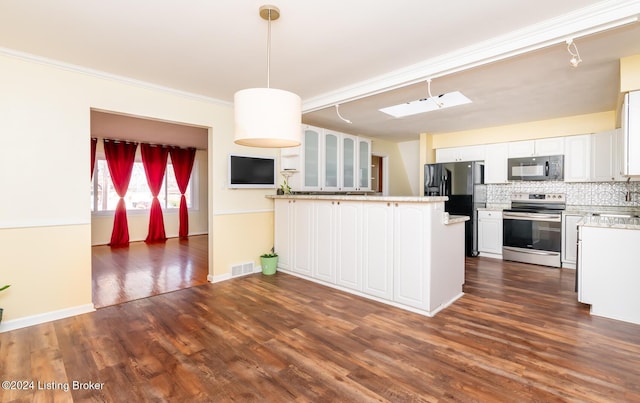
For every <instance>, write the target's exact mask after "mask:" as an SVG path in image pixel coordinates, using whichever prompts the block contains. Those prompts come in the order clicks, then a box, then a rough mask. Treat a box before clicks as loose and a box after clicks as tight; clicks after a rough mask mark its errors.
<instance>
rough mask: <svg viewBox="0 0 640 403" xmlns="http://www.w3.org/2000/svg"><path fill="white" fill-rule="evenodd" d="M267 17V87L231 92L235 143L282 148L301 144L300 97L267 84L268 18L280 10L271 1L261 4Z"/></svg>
mask: <svg viewBox="0 0 640 403" xmlns="http://www.w3.org/2000/svg"><path fill="white" fill-rule="evenodd" d="M260 17H262V18H263V19H265V20H267V22H268V25H267V88H248V89H245V90H240V91H238V92H236V93H235V95H234V121H235V140H234V142H235V143H236V144H240V145H243V146H249V147H265V148H282V147H295V146H298V145H300V137H301V131H302V101H301V99H300V97H299V96H298V95H296V94H294V93H292V92H289V91H284V90H278V89H275V88H270V84H271V83H270V73H271V21H275V20H277V19H278V18H279V17H280V10H279V9H278V8H277V7H275V6H271V5H265V6H262V7H260Z"/></svg>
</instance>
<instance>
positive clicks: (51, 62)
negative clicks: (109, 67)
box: [0, 47, 233, 106]
mask: <svg viewBox="0 0 640 403" xmlns="http://www.w3.org/2000/svg"><path fill="white" fill-rule="evenodd" d="M0 55H5V56H10V57H14V58H17V59H22V60H26V61H28V62H33V63H38V64H43V65H47V66H51V67H56V68H59V69H63V70H67V71H71V72H75V73H80V74H86V75H89V76H93V77H97V78H101V79H105V80H111V81H117V82H119V83H122V84H128V85H132V86H135V87H141V88H145V89H149V90H154V91H162V92H167V93H169V94H172V95H178V96H182V97H185V98H190V99H195V100H198V101H204V102H207V103H214V104H222V105H226V106H232V105H233V103H232V102H228V101H223V100H220V99H216V98H211V97H207V96H205V95H200V94H195V93H192V92H188V91H181V90H177V89H174V88H171V87H165V86H162V85H158V84H153V83H150V82H147V81H142V80H136V79H133V78H130V77H125V76H120V75H117V74H111V73H107V72H104V71H101V70H95V69H90V68H88V67H83V66H79V65H76V64H71V63H65V62H61V61H59V60H55V59H50V58H47V57H42V56H37V55H34V54H31V53H26V52H20V51H17V50H14V49H9V48H3V47H0Z"/></svg>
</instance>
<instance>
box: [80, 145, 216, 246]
mask: <svg viewBox="0 0 640 403" xmlns="http://www.w3.org/2000/svg"><path fill="white" fill-rule="evenodd" d="M98 146H99V147H101V146H102V145H101V143H100V142H98ZM137 153H138V154H139V153H140V149H138V151H137ZM196 161H197V164H195V165H194V172H193V178H197V180H198V186H199V189H198V195H197V197H198V200H197V208H196V207H194V208H191V209H189V233H190V234H206V233H208V226H209V225H208V224H209V218H208V216H209V214H208V213H209V209H208V198H209V175H208V166H207V164H208V158H207V151H206V150H198V151H197V152H196ZM196 167H197V171H196V170H195V169H196ZM163 218H164V229H165V232H166V234H167V237H169V238H172V237H177V236H178V230H179V229H180V217H179V214H178V209H170V210H164V211H163ZM127 222H128V224H129V239H130V240H131V241H132V242H133V241H144V239H145V238H146V237H147V233H148V231H149V210H140V211H135V210H134V211H128V212H127ZM112 229H113V212H108V213H97V214H92V215H91V244H92V245H106V244H108V243H109V242H110V240H111V231H112Z"/></svg>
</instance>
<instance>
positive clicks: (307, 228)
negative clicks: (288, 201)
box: [291, 200, 315, 276]
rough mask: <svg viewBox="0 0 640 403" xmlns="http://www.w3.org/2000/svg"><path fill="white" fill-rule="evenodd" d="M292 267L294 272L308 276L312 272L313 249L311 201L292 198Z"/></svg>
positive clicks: (312, 204)
mask: <svg viewBox="0 0 640 403" xmlns="http://www.w3.org/2000/svg"><path fill="white" fill-rule="evenodd" d="M292 205H293V223H292V224H293V225H292V230H293V239H294V245H295V249H294V251H293V252H294V253H293V259H292V260H293V267H292V268H291V270H293V271H295V272H296V273H301V274H306V275H308V276H310V275H311V274H312V273H313V252H314V249H315V247H314V246H315V245H314V242H315V239H314V235H315V232H314V225H313V215H314V214H313V207H314V203H313V201H309V200H293V203H292Z"/></svg>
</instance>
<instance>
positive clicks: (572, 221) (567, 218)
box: [562, 213, 584, 269]
mask: <svg viewBox="0 0 640 403" xmlns="http://www.w3.org/2000/svg"><path fill="white" fill-rule="evenodd" d="M583 216H584V215H583V214H580V213H575V214H573V213H564V214H562V267H568V268H570V269H575V268H576V258H577V254H578V246H577V245H578V221H580V220H582V217H583Z"/></svg>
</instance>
